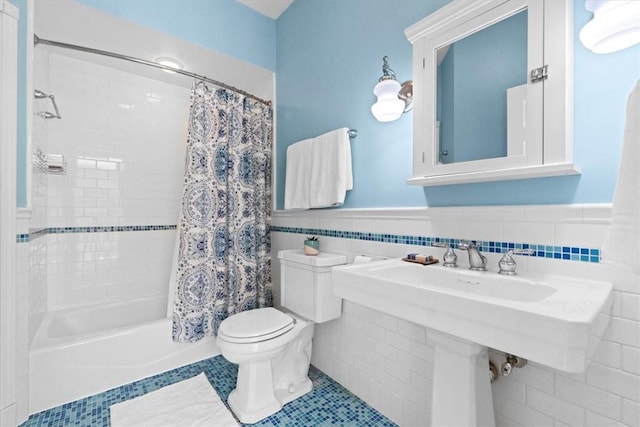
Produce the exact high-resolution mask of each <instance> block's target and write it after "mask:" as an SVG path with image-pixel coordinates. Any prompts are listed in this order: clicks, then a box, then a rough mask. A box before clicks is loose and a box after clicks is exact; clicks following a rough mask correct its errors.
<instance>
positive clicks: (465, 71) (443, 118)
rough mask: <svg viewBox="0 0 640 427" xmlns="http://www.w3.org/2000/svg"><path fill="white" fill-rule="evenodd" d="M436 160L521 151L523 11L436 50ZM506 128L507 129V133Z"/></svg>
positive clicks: (524, 77)
mask: <svg viewBox="0 0 640 427" xmlns="http://www.w3.org/2000/svg"><path fill="white" fill-rule="evenodd" d="M436 58H437V70H436V81H437V83H436V94H437V95H436V96H437V98H436V144H438V162H439V163H455V162H466V161H472V160H481V159H490V158H493V157H506V156H509V155H511V156H513V155H520V154H522V150H523V146H522V144H521V143H520V144H519V143H517V140H518V137H520V141H522V136H521V135H519V133H521V132H516V130H515V128H517V127H522V124H523V122H524V121H523V120H522V114H523V111H522V106H523V105H524V104H525V103H526V90H525V87H524V86H523V85H526V84H527V10H526V9H525V10H522V11H520V12H518V13H516V14H515V15H512V16H509V17H507V18H505V19H503V20H502V21H499V22H496V23H495V24H493V25H491V26H489V27H486V28H483V29H481V30H480V31H477V32H475V33H473V34H470V35H468V36H466V37H464V38H462V39H460V40H457V41H455V42H453V43H451V44H447V45H446V46H443V47H440V48H438V49H437V50H436ZM508 128H509V130H510V131H511V132H508Z"/></svg>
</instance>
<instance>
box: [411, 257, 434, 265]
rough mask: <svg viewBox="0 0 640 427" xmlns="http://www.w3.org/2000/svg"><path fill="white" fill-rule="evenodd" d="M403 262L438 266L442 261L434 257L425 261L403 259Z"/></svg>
mask: <svg viewBox="0 0 640 427" xmlns="http://www.w3.org/2000/svg"><path fill="white" fill-rule="evenodd" d="M402 260H403V261H406V262H413V263H414V264H421V265H430V264H437V263H438V262H440V260H439V259H438V258H433V257H431V258H430V259H426V260H424V261H422V260H416V259H410V258H402Z"/></svg>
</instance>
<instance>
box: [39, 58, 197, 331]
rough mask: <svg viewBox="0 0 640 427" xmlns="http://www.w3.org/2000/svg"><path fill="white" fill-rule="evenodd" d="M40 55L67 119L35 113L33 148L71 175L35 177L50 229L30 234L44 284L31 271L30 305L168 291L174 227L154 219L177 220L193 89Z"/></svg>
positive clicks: (46, 81) (42, 221) (46, 87)
mask: <svg viewBox="0 0 640 427" xmlns="http://www.w3.org/2000/svg"><path fill="white" fill-rule="evenodd" d="M36 54H37V56H36V59H35V64H34V70H35V73H36V75H37V76H36V79H35V80H36V86H35V87H36V88H37V89H40V90H42V91H44V92H46V93H48V94H53V95H54V96H55V99H56V102H57V104H58V107H59V109H60V114H61V115H62V119H61V120H58V119H49V120H44V119H42V118H41V117H34V136H33V144H32V145H33V148H34V150H37V149H40V150H42V152H44V153H45V154H58V155H63V156H64V159H65V162H66V173H65V174H42V173H40V172H34V174H33V176H34V178H33V184H34V185H33V206H34V208H33V213H34V216H33V220H32V226H31V230H32V231H37V230H38V229H42V228H46V229H47V230H48V233H46V235H43V236H41V237H36V238H35V239H33V236H32V239H33V240H32V243H31V247H32V248H33V251H34V253H33V255H34V256H33V257H32V260H33V261H34V262H38V265H39V266H40V264H39V263H40V261H38V260H42V257H41V256H39V251H41V250H42V249H41V248H42V247H43V246H44V248H45V249H44V253H46V257H45V259H46V280H45V281H44V285H43V283H42V281H41V279H42V277H41V275H40V270H39V269H36V270H34V274H37V275H38V280H34V281H32V286H31V288H32V290H36V292H33V295H32V297H31V306H32V311H33V312H36V313H41V312H44V311H46V309H47V308H48V310H56V309H62V308H69V307H74V306H80V305H87V304H96V303H101V302H105V301H112V300H118V299H125V298H132V297H140V296H148V295H158V294H166V292H167V286H168V281H167V278H168V277H169V272H170V271H169V268H170V265H171V256H172V251H173V245H174V243H175V230H174V229H172V228H169V229H166V230H162V229H161V230H160V231H158V230H156V229H154V228H153V227H152V226H175V224H176V223H177V221H178V212H179V207H180V197H181V191H182V176H183V165H184V150H185V143H186V134H187V122H188V114H189V89H188V88H185V87H181V86H178V85H173V84H168V83H164V82H161V81H159V80H156V79H152V78H148V77H143V76H141V75H137V74H133V73H131V72H127V71H123V70H119V69H117V68H115V64H107V66H105V65H99V64H97V63H94V62H90V61H87V60H84V59H79V58H77V57H71V56H66V55H61V54H58V53H55V52H53V51H45V50H42V49H36ZM46 71H48V73H46ZM158 72H160V71H158ZM45 73H46V74H45ZM38 76H41V78H38ZM36 108H37V109H38V108H40V109H43V108H44V109H49V110H51V105H50V104H49V103H47V102H42V101H40V102H39V103H38V105H37V106H36ZM36 112H37V111H36ZM42 126H44V127H45V129H44V130H41V129H40V128H41V127H42ZM42 184H44V185H42ZM43 209H44V215H43V212H42V211H43ZM96 226H109V227H112V226H119V227H120V229H121V230H125V231H113V232H93V231H95V230H97V229H96V228H91V227H96ZM134 226H135V228H134ZM41 285H43V286H41ZM43 288H44V290H45V292H44V293H43V292H41V291H42V289H43ZM43 294H44V295H46V307H45V310H42V308H43V307H41V306H42V305H43V301H42V298H41V296H42V295H43ZM38 323H39V322H33V324H34V325H37V324H38ZM36 327H37V326H36Z"/></svg>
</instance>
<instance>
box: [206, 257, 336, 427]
mask: <svg viewBox="0 0 640 427" xmlns="http://www.w3.org/2000/svg"><path fill="white" fill-rule="evenodd" d="M278 259H279V262H280V305H281V307H282V308H281V309H279V310H278V309H275V308H272V307H269V308H259V309H255V310H249V311H243V312H241V313H238V314H234V315H233V316H229V317H228V318H227V319H225V320H223V321H222V323H221V324H220V327H219V328H218V338H217V339H216V343H217V345H218V348H219V349H220V352H221V353H222V356H224V358H225V359H227V360H228V361H229V362H231V363H235V364H237V365H238V379H237V382H236V388H235V389H234V390H233V391H232V392H231V393H230V394H229V398H228V400H227V403H228V404H229V407H230V408H231V410H232V411H233V413H234V414H235V415H236V417H237V418H238V419H239V420H240V421H241V422H242V423H247V424H252V423H256V422H258V421H260V420H262V419H264V418H267V417H268V416H270V415H272V414H275V413H276V412H278V411H279V410H280V409H281V408H282V406H283V405H285V404H286V403H289V402H291V401H292V400H295V399H297V398H298V397H300V396H302V395H304V394H306V393H308V392H310V391H311V389H312V388H313V385H312V383H311V380H310V379H309V375H308V374H309V364H310V362H311V347H312V345H311V340H312V338H313V331H314V324H315V323H323V322H328V321H330V320H333V319H337V318H338V317H340V314H341V311H342V299H341V298H338V297H336V296H335V295H334V294H333V289H332V285H331V267H333V266H336V265H342V264H345V263H346V262H347V259H346V257H345V256H343V255H335V254H330V253H320V254H318V255H316V256H308V255H305V254H304V253H303V251H302V250H287V251H279V252H278Z"/></svg>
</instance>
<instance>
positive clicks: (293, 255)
mask: <svg viewBox="0 0 640 427" xmlns="http://www.w3.org/2000/svg"><path fill="white" fill-rule="evenodd" d="M278 258H280V259H284V260H287V261H292V262H297V263H300V264H306V265H311V266H314V267H331V266H334V265H342V264H346V263H347V257H346V256H344V255H337V254H331V253H328V252H320V253H319V254H318V255H305V254H304V251H303V250H302V249H290V250H286V251H278Z"/></svg>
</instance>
